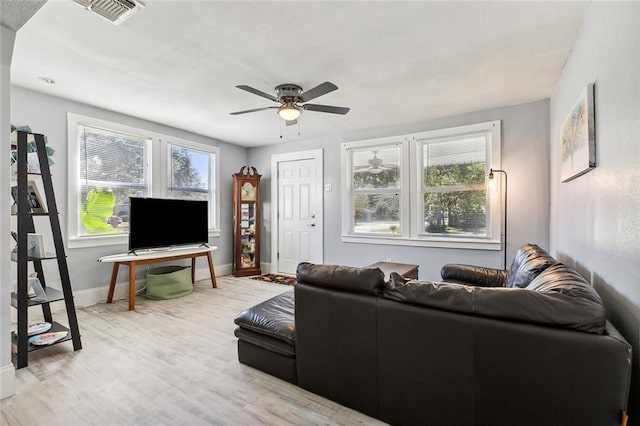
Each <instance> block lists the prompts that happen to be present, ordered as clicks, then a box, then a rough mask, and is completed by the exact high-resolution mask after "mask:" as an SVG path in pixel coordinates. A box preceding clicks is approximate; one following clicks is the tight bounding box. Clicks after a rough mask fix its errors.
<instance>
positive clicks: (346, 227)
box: [341, 120, 503, 250]
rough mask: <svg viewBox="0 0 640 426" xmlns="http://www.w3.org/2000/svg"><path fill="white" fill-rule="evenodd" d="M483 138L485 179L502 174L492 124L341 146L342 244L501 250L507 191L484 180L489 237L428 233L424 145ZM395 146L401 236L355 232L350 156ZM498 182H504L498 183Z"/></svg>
mask: <svg viewBox="0 0 640 426" xmlns="http://www.w3.org/2000/svg"><path fill="white" fill-rule="evenodd" d="M480 133H484V134H486V135H487V137H488V140H489V141H488V147H487V150H488V156H487V157H488V158H487V163H486V175H488V174H489V169H490V168H493V169H500V168H501V160H500V158H501V155H500V149H501V144H502V142H501V138H502V136H501V121H500V120H496V121H488V122H483V123H476V124H470V125H464V126H457V127H451V128H446V129H438V130H431V131H426V132H420V133H412V134H407V135H401V136H393V137H387V138H380V139H369V140H363V141H355V142H345V143H343V144H342V171H343V182H344V184H343V185H342V205H343V206H344V208H343V209H342V238H341V239H342V242H346V243H364V244H386V245H402V246H420V247H442V248H461V249H479V250H501V249H502V242H501V240H502V238H501V229H502V228H501V226H500V224H501V223H503V222H502V220H503V218H502V209H501V208H500V206H501V199H502V197H501V194H503V189H502V188H501V187H500V184H498V185H496V187H495V188H494V187H493V185H489V181H488V179H485V185H486V191H487V194H489V203H488V211H487V235H486V236H478V237H470V236H459V235H453V236H444V235H433V234H427V233H425V232H424V230H423V228H424V219H423V218H424V200H423V193H422V191H423V189H422V180H423V178H422V161H423V157H422V144H423V142H424V141H428V140H442V139H445V138H446V139H449V138H455V137H460V136H465V135H469V134H480ZM391 143H400V144H401V155H400V156H401V166H400V173H401V177H400V181H401V184H400V185H401V188H400V233H399V234H396V235H389V236H387V235H371V234H360V233H354V232H353V226H354V224H353V214H352V211H351V206H352V195H353V194H352V190H351V187H352V182H351V179H352V178H351V173H352V162H351V154H350V153H351V151H352V150H354V149H357V150H361V149H375V147H377V146H380V145H389V144H391ZM498 182H501V180H500V179H498Z"/></svg>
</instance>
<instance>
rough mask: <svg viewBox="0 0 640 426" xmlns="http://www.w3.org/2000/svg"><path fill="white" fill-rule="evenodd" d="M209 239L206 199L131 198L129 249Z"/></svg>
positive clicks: (172, 245) (199, 242)
mask: <svg viewBox="0 0 640 426" xmlns="http://www.w3.org/2000/svg"><path fill="white" fill-rule="evenodd" d="M208 242H209V206H208V202H207V201H196V200H176V199H170V198H151V197H130V198H129V252H135V251H136V250H143V249H159V248H171V247H177V246H185V245H193V246H197V245H200V244H204V245H206V244H207V243H208Z"/></svg>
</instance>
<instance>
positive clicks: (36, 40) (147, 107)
mask: <svg viewBox="0 0 640 426" xmlns="http://www.w3.org/2000/svg"><path fill="white" fill-rule="evenodd" d="M145 4H146V7H145V8H144V9H142V10H141V11H140V12H138V13H137V14H136V15H134V16H132V17H131V18H129V19H128V20H126V21H125V22H124V23H122V24H120V25H119V26H115V25H113V24H111V23H110V22H108V21H106V20H104V19H102V18H100V17H99V16H98V15H95V14H92V13H90V12H88V11H86V10H84V9H83V8H82V7H80V6H79V5H77V4H76V3H73V2H71V0H49V1H48V2H47V3H46V4H45V5H44V6H43V7H42V8H41V9H40V10H39V11H38V12H37V13H36V14H35V15H34V16H33V18H31V20H29V21H28V22H27V23H26V24H25V25H24V26H23V27H22V29H20V30H19V31H18V33H17V37H16V45H15V50H14V57H13V63H12V69H11V80H12V83H13V84H15V85H17V86H22V87H26V88H29V89H33V90H37V91H40V92H44V93H48V94H51V95H56V96H61V97H64V98H69V99H73V100H76V101H80V102H84V103H87V104H91V105H96V106H99V107H102V108H105V109H108V110H113V111H117V112H121V113H124V114H128V115H131V116H135V117H139V118H142V119H146V120H150V121H154V122H158V123H162V124H165V125H169V126H173V127H176V128H180V129H185V130H188V131H191V132H194V133H197V134H201V135H205V136H209V137H212V138H215V139H219V140H222V141H226V142H231V143H234V144H238V145H243V146H261V145H269V144H274V143H279V142H281V141H285V142H287V141H292V140H297V139H309V138H316V137H322V136H327V135H330V134H334V133H339V134H344V133H348V132H352V131H358V130H361V129H371V128H383V127H389V126H398V125H403V124H415V123H421V122H425V121H427V120H430V119H433V118H437V117H444V116H450V115H455V114H461V113H465V112H470V111H477V110H483V109H487V108H492V107H499V106H506V105H514V104H520V103H525V102H530V101H535V100H539V99H544V98H547V97H549V96H550V95H551V93H552V91H553V87H554V85H555V83H556V81H557V79H558V76H559V75H560V72H561V70H562V67H563V66H564V63H565V61H566V59H567V57H568V55H569V53H570V50H571V45H572V43H573V41H574V39H575V36H576V33H577V31H578V30H579V27H580V24H581V20H582V17H583V15H584V12H585V11H586V9H587V8H588V7H589V3H588V2H583V1H578V2H548V1H546V2H495V1H486V2H485V1H473V2H416V1H413V2H397V1H377V2H362V1H358V2H356V1H339V2H312V1H296V2H282V1H262V2H246V1H232V2H222V1H203V0H200V1H189V0H175V1H161V0H146V1H145ZM39 76H47V77H50V78H53V79H55V81H56V84H54V85H47V84H45V83H43V82H42V81H41V80H39V79H38V77H39ZM324 81H330V82H333V83H334V84H336V85H337V86H338V87H339V89H338V90H337V91H335V92H332V93H329V94H326V95H324V96H322V97H319V98H317V99H314V100H313V101H312V103H319V104H327V105H336V106H346V107H350V108H351V111H350V112H349V113H348V114H347V115H334V114H326V113H320V112H312V111H306V112H304V113H303V115H302V116H301V118H300V126H299V128H298V126H290V127H285V126H283V125H282V124H283V122H282V120H281V119H280V118H279V117H278V116H277V115H276V114H275V112H274V111H275V110H267V111H260V112H256V113H252V114H245V115H238V116H231V115H229V113H230V112H232V111H238V110H245V109H251V108H260V107H264V106H273V105H275V103H273V102H272V101H269V100H268V99H264V98H261V97H259V96H256V95H253V94H251V93H248V92H245V91H242V90H239V89H237V88H235V86H236V85H239V84H245V85H249V86H252V87H254V88H256V89H259V90H261V91H264V92H268V93H273V88H274V87H275V86H276V85H278V84H281V83H295V84H298V85H300V86H302V87H303V89H310V88H311V87H314V86H316V85H317V84H320V83H322V82H324ZM298 130H299V131H300V136H298V135H297V132H298ZM281 133H282V134H283V135H284V138H283V139H280V135H281Z"/></svg>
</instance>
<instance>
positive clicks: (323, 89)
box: [300, 81, 338, 102]
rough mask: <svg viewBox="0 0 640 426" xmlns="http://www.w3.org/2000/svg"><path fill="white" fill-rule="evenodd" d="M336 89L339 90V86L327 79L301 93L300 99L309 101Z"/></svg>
mask: <svg viewBox="0 0 640 426" xmlns="http://www.w3.org/2000/svg"><path fill="white" fill-rule="evenodd" d="M334 90H338V86H336V85H335V84H333V83H330V82H328V81H325V82H324V83H322V84H319V85H317V86H316V87H314V88H313V89H309V90H307V91H306V92H302V94H301V95H300V101H302V102H309V101H310V100H311V99H315V98H317V97H318V96H322V95H325V94H327V93H329V92H333V91H334Z"/></svg>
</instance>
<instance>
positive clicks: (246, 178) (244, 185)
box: [233, 166, 262, 277]
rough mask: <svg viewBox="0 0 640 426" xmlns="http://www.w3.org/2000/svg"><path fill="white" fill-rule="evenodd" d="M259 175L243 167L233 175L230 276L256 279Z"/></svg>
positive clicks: (258, 268) (258, 239) (258, 244)
mask: <svg viewBox="0 0 640 426" xmlns="http://www.w3.org/2000/svg"><path fill="white" fill-rule="evenodd" d="M260 177H261V176H260V175H259V174H258V171H257V170H256V168H255V167H249V166H243V167H241V168H240V171H239V172H238V173H234V174H233V275H234V276H236V277H246V276H248V275H260V274H261V271H260V225H261V224H260V217H261V214H262V212H261V205H260Z"/></svg>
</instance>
